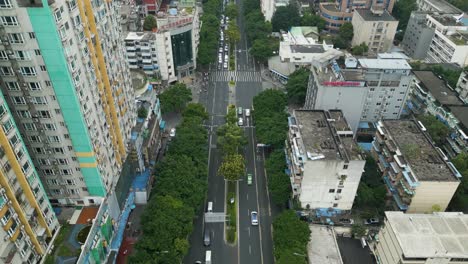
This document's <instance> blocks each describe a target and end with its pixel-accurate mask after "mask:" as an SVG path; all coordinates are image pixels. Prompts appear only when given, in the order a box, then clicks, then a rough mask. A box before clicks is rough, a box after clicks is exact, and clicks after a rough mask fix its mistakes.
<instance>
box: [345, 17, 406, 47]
mask: <svg viewBox="0 0 468 264" xmlns="http://www.w3.org/2000/svg"><path fill="white" fill-rule="evenodd" d="M351 23H352V24H353V31H354V36H353V40H352V45H353V46H358V45H360V44H362V43H365V44H366V45H367V46H368V47H369V53H373V54H377V53H381V52H388V51H389V50H390V48H391V47H392V45H393V38H394V37H395V34H396V30H397V27H398V20H396V19H395V18H393V16H392V15H390V13H388V11H386V10H384V11H383V13H379V14H375V13H373V12H372V11H371V10H367V9H356V10H355V12H353V20H351Z"/></svg>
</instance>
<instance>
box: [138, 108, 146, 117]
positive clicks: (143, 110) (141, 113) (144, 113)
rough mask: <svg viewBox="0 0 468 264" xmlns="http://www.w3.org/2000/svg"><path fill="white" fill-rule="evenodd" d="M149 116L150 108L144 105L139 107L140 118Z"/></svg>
mask: <svg viewBox="0 0 468 264" xmlns="http://www.w3.org/2000/svg"><path fill="white" fill-rule="evenodd" d="M147 116H148V110H146V108H145V107H144V106H140V108H138V117H139V118H146V117H147Z"/></svg>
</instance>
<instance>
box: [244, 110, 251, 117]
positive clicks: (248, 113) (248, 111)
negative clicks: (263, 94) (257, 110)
mask: <svg viewBox="0 0 468 264" xmlns="http://www.w3.org/2000/svg"><path fill="white" fill-rule="evenodd" d="M245 116H250V109H248V108H246V109H245Z"/></svg>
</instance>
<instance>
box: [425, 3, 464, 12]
mask: <svg viewBox="0 0 468 264" xmlns="http://www.w3.org/2000/svg"><path fill="white" fill-rule="evenodd" d="M425 2H427V3H430V4H431V5H432V6H435V7H436V8H437V9H438V11H441V12H444V13H459V14H461V13H463V11H461V10H460V9H458V8H457V7H455V6H453V5H452V4H450V3H448V2H447V1H444V0H425Z"/></svg>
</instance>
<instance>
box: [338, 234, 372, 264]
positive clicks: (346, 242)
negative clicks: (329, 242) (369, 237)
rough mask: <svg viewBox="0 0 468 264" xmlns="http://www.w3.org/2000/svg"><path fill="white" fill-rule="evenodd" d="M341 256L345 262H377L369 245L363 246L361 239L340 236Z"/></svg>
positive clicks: (364, 263) (351, 263)
mask: <svg viewBox="0 0 468 264" xmlns="http://www.w3.org/2000/svg"><path fill="white" fill-rule="evenodd" d="M336 240H337V242H338V246H339V248H340V253H341V258H342V259H343V262H344V263H345V264H375V263H376V261H375V260H373V257H372V256H371V252H370V250H369V247H365V248H363V247H362V245H361V241H360V240H359V239H355V238H351V237H344V236H338V237H337V238H336Z"/></svg>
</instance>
